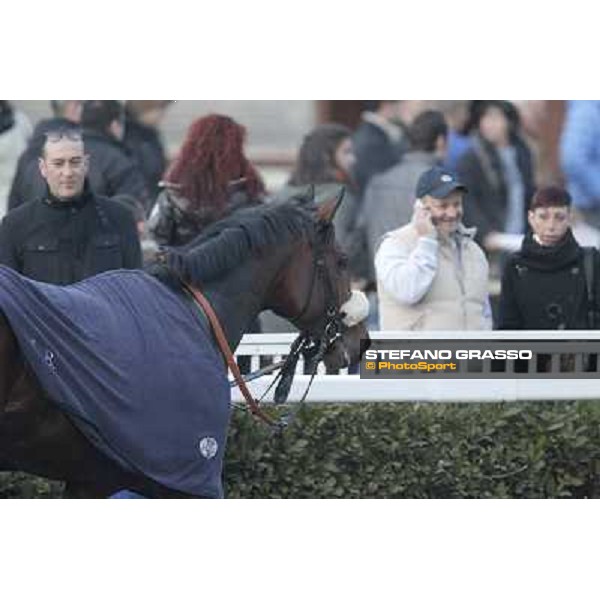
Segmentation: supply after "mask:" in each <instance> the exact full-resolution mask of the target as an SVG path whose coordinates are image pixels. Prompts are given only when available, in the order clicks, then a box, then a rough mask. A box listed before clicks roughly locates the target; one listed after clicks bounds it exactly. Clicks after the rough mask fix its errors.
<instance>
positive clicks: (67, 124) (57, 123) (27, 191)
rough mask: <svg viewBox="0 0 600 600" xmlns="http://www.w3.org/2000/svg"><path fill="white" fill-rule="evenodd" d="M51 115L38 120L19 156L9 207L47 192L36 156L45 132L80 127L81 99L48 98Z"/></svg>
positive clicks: (39, 151) (39, 153)
mask: <svg viewBox="0 0 600 600" xmlns="http://www.w3.org/2000/svg"><path fill="white" fill-rule="evenodd" d="M50 105H51V106H52V112H53V117H52V118H50V119H44V120H42V121H40V122H39V123H38V124H37V125H36V127H35V129H34V130H33V135H32V136H31V139H30V140H29V144H28V145H27V148H26V149H25V151H24V152H23V154H21V156H20V157H19V162H18V163H17V170H16V171H15V175H14V177H13V180H12V185H11V188H10V193H9V195H8V210H12V209H13V208H16V207H17V206H20V205H21V204H23V203H24V202H27V201H28V200H34V199H36V198H40V199H41V198H43V197H44V196H45V195H46V182H45V181H44V179H43V177H42V176H41V175H40V170H39V167H38V159H39V157H40V155H41V152H42V146H43V145H44V144H45V142H46V133H47V132H48V131H52V130H56V129H65V130H66V129H74V130H76V131H78V130H79V123H80V122H81V110H82V101H81V100H51V101H50Z"/></svg>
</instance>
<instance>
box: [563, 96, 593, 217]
mask: <svg viewBox="0 0 600 600" xmlns="http://www.w3.org/2000/svg"><path fill="white" fill-rule="evenodd" d="M599 124H600V107H599V106H598V105H597V104H596V103H595V102H588V101H585V102H575V103H574V104H572V105H570V106H569V110H568V111H567V117H566V121H565V125H564V127H563V133H562V137H561V141H560V157H561V166H562V169H563V171H564V173H565V175H566V177H567V180H569V181H571V182H574V183H575V184H576V185H577V187H578V188H579V189H580V190H581V191H582V193H584V194H585V196H586V198H584V199H583V200H584V201H585V200H586V199H588V200H596V201H600V168H598V156H597V154H596V150H597V148H598V125H599ZM578 200H579V199H578V198H575V201H576V202H577V201H578ZM587 205H588V206H589V202H588V203H587ZM586 207H587V206H585V205H582V208H586Z"/></svg>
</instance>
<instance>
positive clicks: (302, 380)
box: [232, 330, 600, 403]
mask: <svg viewBox="0 0 600 600" xmlns="http://www.w3.org/2000/svg"><path fill="white" fill-rule="evenodd" d="M370 336H371V338H372V339H374V340H386V339H388V340H394V339H411V340H418V339H423V340H427V339H461V340H468V339H479V340H496V341H510V340H528V341H539V340H563V341H565V342H566V341H575V340H598V341H600V331H587V330H585V331H579V330H578V331H575V330H569V331H418V332H416V331H408V332H407V331H396V332H394V331H385V332H384V331H372V332H370ZM295 337H296V335H295V334H293V333H277V334H247V335H245V336H244V338H243V340H242V342H241V344H240V345H239V347H238V349H237V351H236V356H238V357H239V356H249V357H250V365H251V370H253V371H254V370H257V369H258V368H260V366H261V357H269V359H271V360H273V361H276V360H279V359H280V358H281V357H283V356H285V355H286V354H287V352H288V351H289V347H290V344H291V343H292V341H293V340H294V339H295ZM302 373H303V364H302V363H301V362H300V363H299V365H298V370H297V375H296V377H295V378H294V383H293V385H292V389H291V391H290V396H289V401H291V402H295V401H296V402H297V401H298V400H299V399H300V398H301V397H302V395H303V394H304V390H305V389H306V385H307V384H308V380H309V376H308V375H304V374H302ZM273 377H274V376H273V375H267V376H264V377H262V378H260V379H257V380H255V381H252V382H250V383H249V387H250V389H251V390H252V392H253V394H254V395H255V396H256V397H260V396H261V395H262V393H263V392H264V391H265V390H266V389H267V387H268V386H269V384H270V383H271V382H272V381H273ZM232 399H233V401H234V402H241V401H243V398H242V396H241V394H240V393H239V390H238V389H237V388H234V389H233V391H232ZM591 399H594V400H595V399H600V378H599V379H456V380H448V379H431V380H424V379H419V380H397V379H396V380H394V379H381V380H379V379H377V380H373V379H360V377H359V376H358V375H348V373H347V371H346V370H345V371H342V372H341V373H340V374H339V375H327V374H325V371H324V368H323V366H322V365H321V366H320V368H319V372H318V374H317V376H316V377H315V379H314V381H313V384H312V388H311V390H310V393H309V395H308V397H307V401H308V402H338V403H342V402H343V403H356V402H504V401H515V400H530V401H535V400H591ZM265 401H267V402H269V401H271V398H270V395H269V397H267V398H265Z"/></svg>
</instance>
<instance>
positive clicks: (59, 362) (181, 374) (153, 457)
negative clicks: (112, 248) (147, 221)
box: [0, 267, 230, 498]
mask: <svg viewBox="0 0 600 600" xmlns="http://www.w3.org/2000/svg"><path fill="white" fill-rule="evenodd" d="M0 310H1V311H2V312H3V313H4V314H5V315H6V318H7V319H8V321H9V323H10V325H11V328H12V330H13V331H14V334H15V336H16V338H17V340H18V342H19V345H20V347H21V350H22V352H23V354H24V356H25V358H26V360H27V362H28V363H29V365H30V366H31V368H32V369H33V371H34V372H35V374H36V375H37V377H38V379H39V381H40V383H41V385H42V387H43V388H44V390H45V391H46V392H47V394H48V395H49V397H50V398H51V399H52V401H53V402H55V403H56V404H57V405H58V407H59V408H61V409H62V410H64V411H65V412H66V413H67V414H68V415H69V416H70V417H71V419H72V420H73V422H74V423H75V424H76V425H77V426H78V427H79V428H80V429H81V431H82V432H83V433H84V434H85V435H86V436H87V438H88V439H89V440H90V441H91V442H92V443H93V444H94V445H95V446H96V447H97V448H98V449H99V450H100V451H101V452H103V453H104V454H105V455H107V456H108V457H110V458H112V459H113V460H115V461H116V462H117V463H118V464H119V465H121V466H122V467H124V468H125V469H128V470H130V471H136V472H142V473H143V474H145V475H146V476H147V477H150V478H151V479H154V480H155V481H157V482H159V483H161V484H162V485H165V486H167V487H169V488H172V489H175V490H178V491H182V492H185V493H188V494H193V495H198V496H204V497H209V498H218V497H222V495H223V488H222V483H221V471H222V464H223V453H224V450H225V441H226V432H227V426H228V422H229V413H230V388H229V384H228V381H227V372H226V369H225V365H224V363H223V359H222V357H221V355H220V354H219V352H218V350H217V348H216V347H215V346H214V345H213V342H212V339H211V334H210V331H209V330H208V325H206V324H204V323H202V321H201V319H200V318H199V316H198V314H195V312H194V308H193V307H192V306H191V305H190V304H189V303H188V302H186V301H185V300H184V299H183V298H180V297H179V296H178V295H177V294H175V293H174V292H173V291H171V290H170V289H169V288H167V287H166V286H164V285H163V284H162V283H160V282H159V281H157V280H156V279H155V278H154V277H152V276H150V275H148V274H146V273H144V272H143V271H112V272H109V273H104V274H101V275H98V276H96V277H92V278H90V279H87V280H85V281H82V282H80V283H77V284H75V285H71V286H66V287H59V286H54V285H48V284H44V283H39V282H35V281H32V280H30V279H27V278H25V277H22V276H21V275H19V274H18V273H16V272H15V271H13V270H11V269H8V268H6V267H0Z"/></svg>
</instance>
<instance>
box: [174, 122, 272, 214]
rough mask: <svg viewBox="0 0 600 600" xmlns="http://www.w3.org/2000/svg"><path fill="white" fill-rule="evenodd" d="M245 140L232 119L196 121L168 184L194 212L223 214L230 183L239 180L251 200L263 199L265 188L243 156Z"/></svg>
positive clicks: (176, 160) (242, 131)
mask: <svg viewBox="0 0 600 600" xmlns="http://www.w3.org/2000/svg"><path fill="white" fill-rule="evenodd" d="M245 138H246V129H245V128H244V127H242V126H241V125H240V124H239V123H236V122H235V121H234V120H233V119H232V118H230V117H226V116H224V115H216V114H211V115H208V116H206V117H202V118H200V119H198V120H196V121H194V123H192V125H191V126H190V128H189V130H188V133H187V136H186V139H185V141H184V142H183V145H182V147H181V152H180V153H179V156H178V157H177V158H176V159H175V161H174V162H173V165H172V166H171V168H170V169H169V171H168V173H167V177H166V179H167V181H168V182H169V183H173V184H176V185H177V186H178V187H179V193H180V194H181V195H182V196H184V197H185V198H187V199H188V200H189V201H190V203H191V205H192V207H193V208H194V209H198V208H201V207H212V208H214V209H216V211H217V212H220V213H222V212H224V211H225V209H226V205H227V200H228V198H229V194H230V191H231V184H232V183H233V182H235V181H237V180H240V179H242V180H243V185H244V188H245V190H246V192H247V193H248V196H249V198H250V199H251V200H256V199H258V198H260V197H261V196H262V195H263V194H264V192H265V187H264V184H263V182H262V180H261V178H260V175H259V174H258V172H257V171H256V169H255V168H254V167H253V166H252V164H251V163H250V161H249V160H248V159H247V158H246V156H245V155H244V148H243V146H244V141H245Z"/></svg>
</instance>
